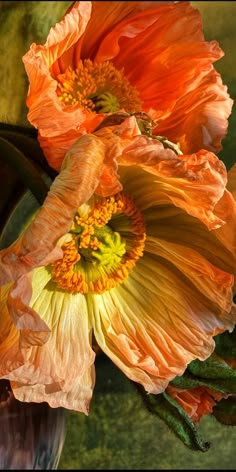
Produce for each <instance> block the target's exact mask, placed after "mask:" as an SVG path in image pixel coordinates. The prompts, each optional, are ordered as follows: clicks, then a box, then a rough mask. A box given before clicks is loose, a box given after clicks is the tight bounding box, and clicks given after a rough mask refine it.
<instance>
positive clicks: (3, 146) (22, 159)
mask: <svg viewBox="0 0 236 472" xmlns="http://www.w3.org/2000/svg"><path fill="white" fill-rule="evenodd" d="M0 160H1V161H3V162H4V163H6V164H7V165H8V166H9V167H10V168H11V169H12V170H13V171H14V172H15V174H16V175H17V176H18V177H19V178H20V179H21V180H22V182H23V183H24V184H25V185H26V187H28V188H29V189H30V190H31V192H32V193H33V195H34V196H35V197H36V199H37V200H38V202H39V204H40V205H41V204H42V203H43V202H44V200H45V197H46V196H47V193H48V190H49V186H48V185H47V184H46V182H45V181H44V179H43V178H42V176H41V174H40V172H39V171H38V170H37V169H36V167H35V165H34V164H33V163H32V162H31V161H30V160H29V159H27V157H26V156H25V155H24V154H23V153H22V152H21V151H20V150H19V149H17V148H16V147H15V146H14V145H13V144H12V143H10V142H9V141H8V140H6V139H5V138H2V137H0Z"/></svg>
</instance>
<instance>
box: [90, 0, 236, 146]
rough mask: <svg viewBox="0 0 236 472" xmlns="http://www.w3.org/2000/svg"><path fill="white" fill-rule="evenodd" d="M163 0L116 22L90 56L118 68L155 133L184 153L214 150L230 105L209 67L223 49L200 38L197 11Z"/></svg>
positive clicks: (187, 3) (178, 3) (211, 67)
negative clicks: (150, 114)
mask: <svg viewBox="0 0 236 472" xmlns="http://www.w3.org/2000/svg"><path fill="white" fill-rule="evenodd" d="M165 3H166V4H164V5H158V6H156V8H147V9H146V10H144V11H143V12H140V13H139V14H134V15H132V17H131V18H128V19H127V20H126V21H121V23H120V24H117V25H116V26H115V28H114V29H113V30H112V32H108V33H107V35H106V36H105V37H104V38H103V39H102V41H101V44H100V47H99V50H98V52H97V54H96V60H97V61H98V62H101V61H105V60H112V62H113V63H114V65H115V66H116V67H117V68H118V69H122V68H124V72H125V75H126V77H127V78H128V79H129V81H130V83H131V84H132V85H133V86H134V87H135V88H136V89H137V90H138V91H139V95H140V99H141V100H142V108H143V110H145V111H147V112H148V111H149V110H153V118H155V119H156V120H157V122H158V126H157V128H156V134H158V135H161V134H163V135H165V136H168V138H169V139H170V140H172V141H173V142H179V143H180V145H181V148H182V150H183V152H184V153H192V152H196V151H198V150H199V149H201V148H205V149H208V150H210V151H213V152H218V151H219V150H220V149H221V148H222V146H221V140H222V139H223V138H224V137H225V135H226V132H227V127H228V121H227V120H228V117H229V115H230V113H231V109H232V105H233V101H232V100H231V99H230V97H229V94H228V92H227V87H226V86H224V85H223V83H222V80H221V77H220V75H219V74H218V73H217V72H216V71H215V70H214V68H213V63H214V62H215V61H217V60H219V59H220V58H221V57H222V56H223V54H224V53H223V51H222V50H221V49H220V47H219V45H218V44H217V42H216V41H211V42H206V41H204V37H203V34H202V22H201V17H200V13H199V11H198V10H197V9H194V8H193V7H192V6H191V4H190V3H189V2H170V3H169V4H168V3H167V2H165ZM144 50H145V54H143V51H144ZM93 54H94V51H93ZM154 110H155V111H154Z"/></svg>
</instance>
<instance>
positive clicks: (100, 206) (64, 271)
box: [52, 194, 146, 293]
mask: <svg viewBox="0 0 236 472" xmlns="http://www.w3.org/2000/svg"><path fill="white" fill-rule="evenodd" d="M118 230H119V231H118ZM145 239H146V233H145V223H144V219H143V216H142V214H141V212H140V211H139V210H138V208H137V207H136V206H135V204H134V202H133V200H132V198H131V197H130V196H129V195H122V194H117V195H115V196H113V197H108V198H103V199H99V200H97V201H96V202H95V204H94V206H93V208H92V209H91V210H90V211H89V212H88V213H87V214H81V211H80V210H79V211H78V212H77V213H76V215H75V218H74V222H73V225H72V228H71V231H70V234H69V235H68V241H66V242H65V243H64V244H63V245H62V250H63V258H62V259H60V260H58V261H56V262H54V263H53V264H52V279H53V280H54V282H56V283H57V285H58V287H59V288H61V289H63V290H65V291H67V292H70V293H78V292H79V293H103V292H105V291H106V290H110V289H111V288H113V287H115V286H116V285H119V284H120V283H121V282H123V281H124V280H125V279H126V278H127V277H128V275H129V272H130V270H131V269H132V268H133V267H134V266H135V264H136V262H137V260H138V259H139V258H140V257H141V256H142V255H143V250H144V245H145Z"/></svg>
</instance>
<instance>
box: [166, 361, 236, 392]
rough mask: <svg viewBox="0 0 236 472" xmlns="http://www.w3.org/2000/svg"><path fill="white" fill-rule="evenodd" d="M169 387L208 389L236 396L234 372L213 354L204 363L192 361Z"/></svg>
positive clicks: (235, 372)
mask: <svg viewBox="0 0 236 472" xmlns="http://www.w3.org/2000/svg"><path fill="white" fill-rule="evenodd" d="M170 383H171V385H174V386H175V387H179V388H187V389H189V388H196V387H208V388H210V389H212V390H216V391H217V392H221V393H229V394H236V370H235V369H233V368H232V367H230V366H229V365H228V364H227V363H226V362H225V361H224V360H223V359H222V358H220V357H219V356H217V355H216V354H215V353H213V354H212V355H211V356H210V357H209V358H208V359H206V360H205V361H199V360H195V361H192V362H191V363H190V364H189V365H188V368H187V369H186V371H185V372H184V374H183V375H182V376H181V377H175V379H173V380H172V381H171V382H170Z"/></svg>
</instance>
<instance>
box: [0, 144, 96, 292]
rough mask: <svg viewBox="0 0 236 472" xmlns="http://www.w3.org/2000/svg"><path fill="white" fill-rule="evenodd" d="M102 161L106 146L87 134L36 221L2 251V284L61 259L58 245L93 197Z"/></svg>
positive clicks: (71, 154)
mask: <svg viewBox="0 0 236 472" xmlns="http://www.w3.org/2000/svg"><path fill="white" fill-rule="evenodd" d="M103 161H104V144H103V142H102V141H101V140H99V139H98V138H96V137H94V136H90V135H84V136H82V137H81V138H80V146H79V147H77V146H76V143H75V146H72V147H71V148H70V150H69V151H68V153H67V156H66V158H65V161H64V164H63V169H62V171H61V172H60V174H59V175H58V176H57V177H56V178H55V180H54V182H53V183H52V185H51V187H50V191H49V193H48V195H47V197H46V199H45V201H44V204H43V205H42V207H41V208H40V210H39V211H38V213H37V215H36V216H35V218H34V220H33V221H32V223H31V224H30V226H29V227H28V228H27V229H26V230H25V232H24V233H23V235H22V237H21V238H20V239H19V240H18V241H17V242H16V243H14V244H13V245H12V246H10V247H9V248H7V249H4V250H3V251H2V252H1V256H0V267H2V269H3V272H2V275H1V276H0V282H1V283H2V284H3V283H7V282H9V281H11V280H15V279H17V278H18V277H19V274H21V273H22V272H23V273H24V272H26V270H27V269H28V270H30V269H31V268H33V267H37V266H40V265H46V264H48V263H49V262H52V261H53V260H55V259H56V258H57V259H58V258H61V257H62V253H61V250H60V248H55V246H56V244H57V242H58V240H59V239H60V237H61V236H63V235H64V234H66V233H67V232H68V231H69V230H70V227H71V224H72V221H73V217H74V215H75V212H76V210H77V209H78V208H79V207H80V206H81V205H82V204H83V203H85V202H86V201H87V200H89V198H90V197H91V196H92V195H93V193H94V191H95V189H96V187H97V186H98V183H99V178H100V174H101V172H102V166H103Z"/></svg>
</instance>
